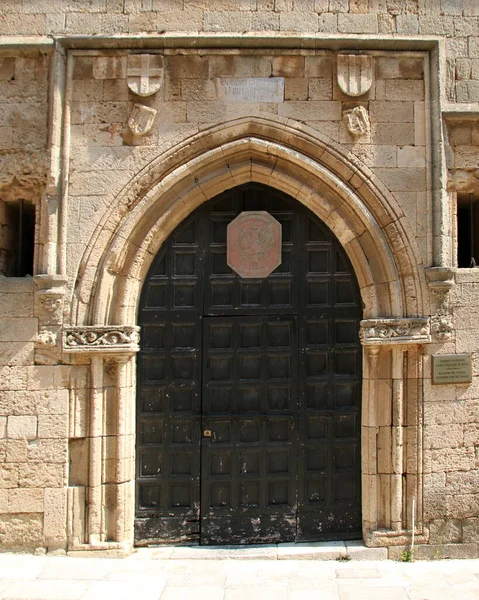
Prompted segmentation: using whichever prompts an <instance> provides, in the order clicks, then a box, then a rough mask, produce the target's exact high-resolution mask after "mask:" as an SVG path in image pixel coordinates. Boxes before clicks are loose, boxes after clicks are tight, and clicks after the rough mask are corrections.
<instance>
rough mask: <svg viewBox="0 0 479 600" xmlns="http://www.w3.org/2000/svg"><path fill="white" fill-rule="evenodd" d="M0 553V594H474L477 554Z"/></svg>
mask: <svg viewBox="0 0 479 600" xmlns="http://www.w3.org/2000/svg"><path fill="white" fill-rule="evenodd" d="M157 556H158V553H156V554H155V551H154V550H151V551H149V550H142V551H140V552H137V553H135V554H133V555H132V556H130V557H128V558H118V559H113V558H80V557H70V556H48V555H44V556H32V555H21V554H0V598H1V599H4V598H8V599H12V600H13V599H16V600H19V599H26V600H27V599H28V600H33V599H37V600H40V599H42V600H53V599H55V600H59V599H62V600H100V599H101V600H110V599H115V600H132V599H137V598H138V599H139V600H309V599H311V600H313V599H314V600H333V599H334V600H352V599H354V600H361V599H363V598H364V599H365V600H366V599H367V600H376V599H377V600H442V599H447V600H478V599H479V559H476V560H444V561H436V562H419V561H418V562H414V563H401V562H393V561H387V560H386V561H349V562H338V561H321V560H268V559H264V558H261V559H251V560H245V559H237V560H231V559H225V560H203V559H191V560H181V559H165V558H157Z"/></svg>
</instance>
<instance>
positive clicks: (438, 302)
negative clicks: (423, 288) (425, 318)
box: [426, 267, 455, 342]
mask: <svg viewBox="0 0 479 600" xmlns="http://www.w3.org/2000/svg"><path fill="white" fill-rule="evenodd" d="M426 279H427V283H428V286H429V290H430V292H431V297H432V298H434V300H435V303H434V304H435V308H436V310H433V314H432V315H431V334H432V336H433V338H434V340H435V341H438V342H445V341H447V340H450V339H452V337H453V334H454V325H453V320H452V315H451V311H450V309H449V293H450V291H451V289H452V288H453V287H454V284H455V279H454V270H453V269H450V268H449V267H430V268H429V269H426Z"/></svg>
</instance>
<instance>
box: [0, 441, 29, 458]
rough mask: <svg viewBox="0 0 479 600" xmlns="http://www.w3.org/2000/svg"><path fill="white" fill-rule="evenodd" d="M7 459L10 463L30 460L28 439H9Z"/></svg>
mask: <svg viewBox="0 0 479 600" xmlns="http://www.w3.org/2000/svg"><path fill="white" fill-rule="evenodd" d="M5 460H6V461H7V462H9V463H25V462H27V461H28V442H27V440H7V452H6V456H5Z"/></svg>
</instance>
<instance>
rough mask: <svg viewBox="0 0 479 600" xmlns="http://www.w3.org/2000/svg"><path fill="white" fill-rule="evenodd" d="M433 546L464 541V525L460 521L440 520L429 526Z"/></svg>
mask: <svg viewBox="0 0 479 600" xmlns="http://www.w3.org/2000/svg"><path fill="white" fill-rule="evenodd" d="M428 527H429V535H430V538H429V539H430V542H431V544H447V543H454V542H461V541H462V523H461V521H460V520H458V519H438V520H436V521H432V522H431V523H429V525H428Z"/></svg>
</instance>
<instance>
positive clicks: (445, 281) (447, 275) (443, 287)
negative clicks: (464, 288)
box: [426, 267, 455, 295]
mask: <svg viewBox="0 0 479 600" xmlns="http://www.w3.org/2000/svg"><path fill="white" fill-rule="evenodd" d="M426 279H427V284H428V286H429V289H430V290H431V292H432V293H433V294H439V295H440V294H447V293H448V292H449V291H450V290H451V289H452V288H453V287H454V284H455V279H454V269H450V268H449V267H430V268H429V269H426Z"/></svg>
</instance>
